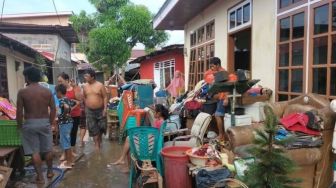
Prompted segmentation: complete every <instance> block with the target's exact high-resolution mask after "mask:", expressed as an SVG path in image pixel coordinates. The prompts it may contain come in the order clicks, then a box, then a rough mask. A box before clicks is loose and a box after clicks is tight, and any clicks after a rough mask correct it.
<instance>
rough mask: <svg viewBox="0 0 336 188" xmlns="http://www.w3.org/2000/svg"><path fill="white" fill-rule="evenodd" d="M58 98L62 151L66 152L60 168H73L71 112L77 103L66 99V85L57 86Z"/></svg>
mask: <svg viewBox="0 0 336 188" xmlns="http://www.w3.org/2000/svg"><path fill="white" fill-rule="evenodd" d="M55 90H56V94H57V98H58V99H59V109H60V113H59V115H58V127H59V133H60V143H61V147H62V149H63V150H64V151H65V161H64V162H62V163H61V164H60V166H59V168H62V169H66V168H72V165H73V159H72V151H71V143H70V142H71V138H70V134H71V129H72V123H73V120H72V118H71V116H70V111H71V108H72V107H73V106H75V105H76V102H74V101H72V100H70V99H68V98H66V97H65V94H66V91H67V88H66V86H65V85H62V84H60V85H57V86H56V88H55Z"/></svg>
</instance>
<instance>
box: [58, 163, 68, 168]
mask: <svg viewBox="0 0 336 188" xmlns="http://www.w3.org/2000/svg"><path fill="white" fill-rule="evenodd" d="M57 168H60V169H71V168H72V166H66V165H65V164H64V163H61V164H60V165H59V166H58V167H57Z"/></svg>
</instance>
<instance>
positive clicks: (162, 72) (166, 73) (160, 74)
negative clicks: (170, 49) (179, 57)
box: [154, 59, 175, 89]
mask: <svg viewBox="0 0 336 188" xmlns="http://www.w3.org/2000/svg"><path fill="white" fill-rule="evenodd" d="M174 72H175V60H174V59H173V60H168V61H162V62H157V63H155V64H154V82H155V83H156V85H157V86H159V87H160V89H164V88H166V87H167V86H168V85H169V84H170V81H171V80H172V79H173V78H174Z"/></svg>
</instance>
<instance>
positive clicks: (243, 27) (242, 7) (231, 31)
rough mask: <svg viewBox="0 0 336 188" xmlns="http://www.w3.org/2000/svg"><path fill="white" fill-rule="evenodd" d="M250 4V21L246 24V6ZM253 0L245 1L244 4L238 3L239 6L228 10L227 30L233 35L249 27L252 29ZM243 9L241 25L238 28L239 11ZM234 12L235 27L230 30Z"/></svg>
mask: <svg viewBox="0 0 336 188" xmlns="http://www.w3.org/2000/svg"><path fill="white" fill-rule="evenodd" d="M247 4H250V19H249V21H248V22H246V23H244V6H245V5H247ZM252 5H253V4H252V0H245V1H243V2H240V3H238V4H237V5H235V6H233V7H231V8H229V9H228V11H227V29H228V33H233V32H237V31H239V30H242V29H245V28H247V27H250V26H251V25H252V15H253V13H252V11H253V8H252ZM240 8H241V11H242V15H241V24H240V25H239V26H237V10H238V9H240ZM232 12H235V26H234V27H233V28H230V22H231V20H230V14H231V13H232Z"/></svg>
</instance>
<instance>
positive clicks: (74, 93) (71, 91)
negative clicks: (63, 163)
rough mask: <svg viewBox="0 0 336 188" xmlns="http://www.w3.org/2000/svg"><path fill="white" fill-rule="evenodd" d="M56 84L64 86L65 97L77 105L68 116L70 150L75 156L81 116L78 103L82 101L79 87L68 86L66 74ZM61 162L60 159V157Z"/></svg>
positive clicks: (60, 76)
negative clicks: (70, 121)
mask: <svg viewBox="0 0 336 188" xmlns="http://www.w3.org/2000/svg"><path fill="white" fill-rule="evenodd" d="M57 81H58V84H64V85H65V86H66V87H67V92H66V95H65V96H66V97H67V98H68V99H70V100H74V101H76V102H77V104H76V105H75V106H74V107H72V108H71V112H70V115H71V117H72V119H73V126H72V129H71V135H70V137H71V148H72V154H73V155H74V156H76V153H75V145H76V140H77V132H78V126H79V124H80V116H81V109H80V101H81V100H82V95H81V90H80V88H79V87H77V86H76V87H73V86H72V85H71V84H70V79H69V75H68V74H66V73H64V72H63V73H62V74H60V75H59V76H58V78H57ZM61 160H62V157H61Z"/></svg>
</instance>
